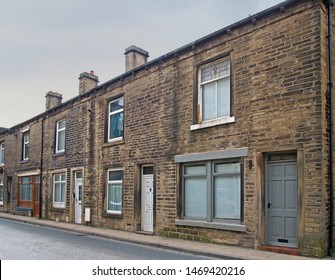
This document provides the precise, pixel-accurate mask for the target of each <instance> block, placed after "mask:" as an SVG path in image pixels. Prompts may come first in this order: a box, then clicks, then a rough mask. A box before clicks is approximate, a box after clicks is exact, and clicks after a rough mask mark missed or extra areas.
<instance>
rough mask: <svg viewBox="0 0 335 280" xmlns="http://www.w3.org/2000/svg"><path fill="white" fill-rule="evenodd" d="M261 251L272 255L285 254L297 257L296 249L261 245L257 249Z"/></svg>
mask: <svg viewBox="0 0 335 280" xmlns="http://www.w3.org/2000/svg"><path fill="white" fill-rule="evenodd" d="M259 249H260V250H261V251H267V252H272V253H279V254H286V255H291V256H298V248H292V247H282V246H270V245H262V246H260V247H259Z"/></svg>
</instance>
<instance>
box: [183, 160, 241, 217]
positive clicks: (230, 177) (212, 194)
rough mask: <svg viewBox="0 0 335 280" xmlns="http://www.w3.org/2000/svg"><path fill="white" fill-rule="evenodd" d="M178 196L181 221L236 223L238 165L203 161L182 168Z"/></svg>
mask: <svg viewBox="0 0 335 280" xmlns="http://www.w3.org/2000/svg"><path fill="white" fill-rule="evenodd" d="M182 195H183V200H182V204H183V211H182V212H183V216H184V218H185V219H190V220H203V221H207V222H212V221H224V220H226V221H240V220H241V217H242V207H241V205H242V203H241V201H242V191H241V164H240V162H216V161H206V162H202V163H187V164H184V165H183V183H182Z"/></svg>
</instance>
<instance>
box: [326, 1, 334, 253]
mask: <svg viewBox="0 0 335 280" xmlns="http://www.w3.org/2000/svg"><path fill="white" fill-rule="evenodd" d="M327 4H328V67H329V69H328V71H329V82H328V86H329V103H330V104H329V126H330V133H329V145H330V147H329V168H330V174H329V234H328V236H329V240H328V254H329V255H330V256H333V254H334V249H333V246H334V159H333V158H334V155H333V154H334V152H333V148H334V147H333V141H334V117H333V111H334V108H333V24H332V23H333V17H332V16H333V12H332V10H333V6H334V3H333V0H327Z"/></svg>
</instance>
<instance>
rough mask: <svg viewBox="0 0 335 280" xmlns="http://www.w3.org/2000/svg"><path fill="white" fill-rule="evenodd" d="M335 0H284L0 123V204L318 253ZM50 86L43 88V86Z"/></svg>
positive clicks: (324, 229)
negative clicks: (0, 126) (25, 116)
mask: <svg viewBox="0 0 335 280" xmlns="http://www.w3.org/2000/svg"><path fill="white" fill-rule="evenodd" d="M333 22H334V16H333V3H332V1H323V0H304V1H302V0H289V1H285V2H283V3H281V4H279V5H276V6H274V7H272V8H269V9H267V10H265V11H262V12H260V13H258V14H256V15H253V16H250V17H248V18H246V19H244V20H241V21H239V22H236V23H234V24H232V25H230V26H228V27H225V28H223V29H221V30H218V31H217V32H214V33H213V34H209V35H208V36H206V37H204V38H201V39H199V40H197V41H195V42H192V43H190V44H188V45H186V46H183V47H181V48H179V49H176V50H174V51H171V52H169V53H167V54H165V55H162V56H161V57H158V58H156V59H153V60H151V61H148V56H149V53H148V52H147V51H145V50H143V49H141V48H138V47H136V46H131V47H129V48H127V49H126V51H125V58H126V59H125V60H126V72H125V73H123V74H121V75H120V76H117V77H115V78H113V79H111V80H109V81H107V82H105V83H102V84H99V82H98V77H97V76H96V75H94V73H93V72H90V73H86V72H84V73H82V74H81V75H80V78H79V80H80V81H79V84H80V87H79V95H77V96H75V97H73V98H72V99H71V100H69V101H66V102H63V103H62V96H61V95H60V94H59V93H55V92H49V93H48V94H47V96H46V97H47V102H46V111H45V112H43V113H42V114H40V115H38V116H36V117H34V118H32V119H30V120H28V121H26V122H24V123H22V124H19V125H17V126H15V127H12V128H10V129H5V130H3V131H2V132H0V147H1V151H0V152H1V153H0V165H1V166H0V167H1V172H0V211H7V212H12V213H26V214H30V215H34V216H36V217H40V218H41V217H43V218H48V219H53V220H58V221H64V222H73V223H81V224H86V223H87V224H88V225H93V226H100V227H107V228H113V229H118V230H125V231H132V232H136V233H138V234H154V235H164V236H167V237H171V238H182V239H188V240H194V241H202V242H212V243H217V244H218V246H220V244H230V245H234V246H242V247H249V248H257V249H262V250H280V251H282V252H287V253H295V254H299V255H304V256H315V257H323V256H325V255H327V254H332V252H333V248H334V234H333V232H334V218H333V217H334V206H333V205H334V191H333V188H334V182H333V171H334V167H333V151H334V147H333V127H332V122H333V105H334V102H333V100H332V95H333V83H334V76H333V70H334V57H333V50H334V44H333V43H334V42H333V41H334V37H333V33H334V32H333V30H332V25H333ZM46 86H47V85H46Z"/></svg>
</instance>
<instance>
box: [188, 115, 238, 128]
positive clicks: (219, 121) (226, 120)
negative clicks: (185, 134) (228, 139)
mask: <svg viewBox="0 0 335 280" xmlns="http://www.w3.org/2000/svg"><path fill="white" fill-rule="evenodd" d="M234 122H235V117H224V118H219V119H215V120H209V121H203V122H202V123H199V124H193V125H191V130H198V129H203V128H208V127H213V126H217V125H222V124H229V123H234Z"/></svg>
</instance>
